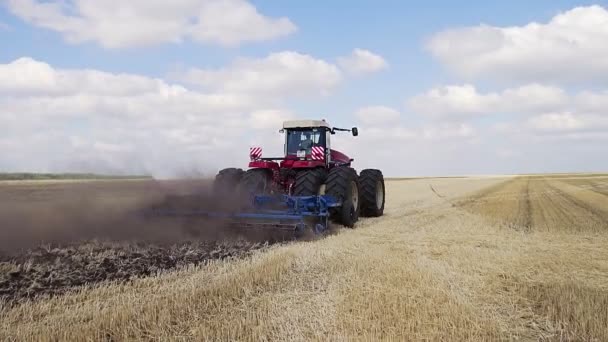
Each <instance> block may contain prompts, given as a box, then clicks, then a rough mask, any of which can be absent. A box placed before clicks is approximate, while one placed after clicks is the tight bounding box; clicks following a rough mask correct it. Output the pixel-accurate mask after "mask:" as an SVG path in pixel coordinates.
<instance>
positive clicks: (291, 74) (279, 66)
mask: <svg viewBox="0 0 608 342" xmlns="http://www.w3.org/2000/svg"><path fill="white" fill-rule="evenodd" d="M172 77H173V78H175V79H177V80H180V81H182V82H185V83H188V84H192V85H197V86H201V87H204V88H206V89H215V90H222V91H228V92H235V93H244V94H266V95H277V96H278V95H283V96H284V95H300V96H301V95H311V94H312V95H319V94H320V95H326V94H328V93H329V92H330V91H331V90H332V89H333V88H334V87H336V86H337V85H338V84H339V83H340V81H341V80H342V75H341V73H340V70H339V69H338V67H336V66H335V65H333V64H331V63H329V62H326V61H324V60H321V59H316V58H314V57H312V56H310V55H306V54H301V53H297V52H293V51H283V52H277V53H271V54H270V55H268V56H267V57H265V58H260V59H250V58H240V59H238V60H236V61H235V62H234V63H232V65H230V66H228V67H224V68H220V69H190V70H188V71H185V72H181V73H176V74H174V75H172Z"/></svg>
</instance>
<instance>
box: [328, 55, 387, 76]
mask: <svg viewBox="0 0 608 342" xmlns="http://www.w3.org/2000/svg"><path fill="white" fill-rule="evenodd" d="M338 65H340V67H341V68H342V69H344V70H346V71H347V72H348V73H350V74H354V75H361V74H368V73H372V72H377V71H380V70H383V69H386V68H388V63H387V62H386V61H385V60H384V58H382V56H380V55H377V54H375V53H373V52H371V51H369V50H364V49H354V50H353V52H352V53H351V55H350V56H346V57H340V58H338Z"/></svg>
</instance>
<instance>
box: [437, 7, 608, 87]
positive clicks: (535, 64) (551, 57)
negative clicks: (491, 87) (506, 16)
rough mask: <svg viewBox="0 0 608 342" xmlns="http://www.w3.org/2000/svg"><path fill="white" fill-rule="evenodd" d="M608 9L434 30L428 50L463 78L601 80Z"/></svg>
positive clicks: (607, 48) (606, 62) (607, 62)
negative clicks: (515, 23) (523, 22)
mask: <svg viewBox="0 0 608 342" xmlns="http://www.w3.org/2000/svg"><path fill="white" fill-rule="evenodd" d="M606 41H608V11H607V10H606V9H604V8H603V7H601V6H590V7H577V8H574V9H572V10H569V11H567V12H564V13H561V14H559V15H556V16H555V17H553V18H552V19H551V20H550V21H549V22H548V23H546V24H539V23H534V22H533V23H530V24H527V25H525V26H514V27H495V26H489V25H479V26H474V27H466V28H460V29H449V30H447V31H443V32H440V33H437V34H436V35H435V36H434V37H432V39H431V40H430V41H429V43H428V48H429V50H430V51H431V52H432V54H433V55H434V56H435V57H436V58H437V59H438V60H439V61H441V62H442V63H443V64H444V65H446V66H447V67H448V68H449V69H451V70H453V71H454V72H456V73H458V74H459V75H462V76H464V77H466V78H492V79H499V80H508V81H519V82H534V83H535V82H584V83H585V82H590V81H596V82H603V83H605V80H606V77H607V76H608V58H606V56H607V55H608V45H607V44H605V43H606Z"/></svg>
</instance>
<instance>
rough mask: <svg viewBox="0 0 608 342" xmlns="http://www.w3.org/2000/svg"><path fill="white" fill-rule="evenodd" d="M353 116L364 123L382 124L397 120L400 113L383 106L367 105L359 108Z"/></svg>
mask: <svg viewBox="0 0 608 342" xmlns="http://www.w3.org/2000/svg"><path fill="white" fill-rule="evenodd" d="M355 116H356V117H357V118H358V119H359V121H360V122H361V123H363V124H365V125H371V126H383V125H390V124H394V123H397V122H399V120H400V117H401V113H399V111H397V110H395V109H393V108H390V107H385V106H368V107H363V108H360V109H359V110H357V111H356V112H355Z"/></svg>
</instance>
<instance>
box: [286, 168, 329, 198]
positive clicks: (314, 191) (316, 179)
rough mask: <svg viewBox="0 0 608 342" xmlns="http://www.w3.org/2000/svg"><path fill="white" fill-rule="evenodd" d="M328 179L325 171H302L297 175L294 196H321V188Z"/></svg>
mask: <svg viewBox="0 0 608 342" xmlns="http://www.w3.org/2000/svg"><path fill="white" fill-rule="evenodd" d="M326 179H327V171H326V170H325V169H311V170H304V171H300V172H298V173H297V174H296V181H295V183H294V186H293V195H294V196H316V195H319V191H320V190H321V186H322V185H323V184H324V183H325V180H326Z"/></svg>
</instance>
